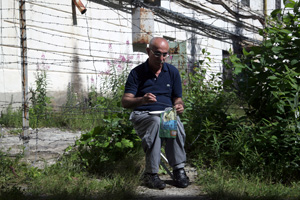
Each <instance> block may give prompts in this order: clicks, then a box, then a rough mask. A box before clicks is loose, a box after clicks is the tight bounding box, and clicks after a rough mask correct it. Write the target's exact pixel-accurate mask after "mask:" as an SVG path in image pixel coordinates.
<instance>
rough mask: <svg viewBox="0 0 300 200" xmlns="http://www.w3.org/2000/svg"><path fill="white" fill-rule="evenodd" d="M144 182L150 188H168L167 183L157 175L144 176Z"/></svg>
mask: <svg viewBox="0 0 300 200" xmlns="http://www.w3.org/2000/svg"><path fill="white" fill-rule="evenodd" d="M144 181H145V184H146V185H147V186H148V187H149V188H154V189H160V190H163V189H164V188H165V187H166V184H165V182H163V181H162V180H161V179H160V178H159V176H158V175H157V174H148V173H147V174H144Z"/></svg>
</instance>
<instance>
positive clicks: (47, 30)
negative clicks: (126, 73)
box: [0, 0, 261, 160]
mask: <svg viewBox="0 0 300 200" xmlns="http://www.w3.org/2000/svg"><path fill="white" fill-rule="evenodd" d="M22 2H23V3H25V4H26V7H23V8H21V7H19V2H18V1H10V2H1V7H0V11H1V24H0V33H1V44H0V46H1V48H0V58H1V60H0V63H1V70H2V77H0V80H2V81H1V83H2V84H1V85H0V87H1V91H3V94H5V95H4V97H3V98H1V99H0V110H1V112H2V114H1V117H2V116H4V113H5V114H6V116H7V115H11V116H14V115H15V118H13V119H16V118H18V117H19V118H18V120H16V121H15V122H8V124H9V123H11V124H14V125H15V126H17V127H22V116H21V113H22V105H24V102H23V101H21V98H18V97H16V96H14V95H16V94H14V93H13V92H11V90H14V91H15V90H17V89H16V88H15V87H13V88H12V87H11V85H12V84H15V85H18V87H20V86H19V85H20V84H19V83H21V80H20V81H19V82H17V81H16V80H14V81H13V80H10V79H14V78H16V77H19V78H17V80H19V79H20V77H21V66H22V64H26V65H27V67H28V72H29V75H30V78H31V82H30V83H31V84H32V85H31V87H36V84H35V83H34V79H35V78H34V75H35V74H36V73H37V72H41V71H46V72H47V74H48V75H49V76H50V77H51V78H52V79H49V80H48V81H51V80H53V79H54V80H55V81H56V82H57V81H60V80H59V79H55V78H54V77H56V76H58V77H59V78H61V79H66V77H67V76H65V74H72V78H71V80H70V81H69V83H70V82H71V83H72V84H73V85H72V86H76V80H77V79H81V81H83V80H82V77H83V75H84V76H85V77H86V79H87V80H86V81H85V82H86V85H87V86H86V87H87V88H82V87H78V88H77V90H76V91H72V92H70V93H69V96H68V92H67V91H66V90H67V86H65V87H66V88H65V89H64V91H66V92H64V93H65V95H63V96H64V98H62V99H63V100H62V101H61V102H60V104H61V105H58V104H53V105H51V106H49V107H50V108H51V109H50V111H49V110H47V111H45V112H44V113H40V114H39V116H38V117H37V120H38V121H37V122H35V123H36V124H35V126H36V127H34V129H33V130H30V132H31V133H30V135H31V136H32V139H35V145H34V146H33V148H35V156H36V157H35V160H37V152H38V146H39V142H43V141H44V139H42V138H41V137H40V136H39V133H40V129H39V125H40V123H41V121H42V119H49V120H50V121H48V122H47V123H48V124H47V123H45V124H43V126H51V125H53V124H55V122H57V123H60V126H63V127H67V128H74V127H76V126H75V125H74V123H76V121H77V122H78V123H79V121H80V123H82V124H86V126H85V127H82V130H88V129H90V128H92V127H94V126H95V125H97V124H99V123H101V120H102V119H103V116H104V115H111V114H113V113H124V112H128V111H126V110H123V109H121V108H120V107H118V106H115V105H109V106H111V107H109V106H108V107H106V106H107V105H105V106H104V105H100V104H97V103H95V102H92V99H90V98H89V96H88V94H95V93H94V91H92V88H96V91H95V92H96V93H101V94H102V95H105V94H104V93H105V92H104V90H105V89H106V90H107V89H108V90H109V87H106V88H105V89H104V88H103V87H100V85H105V83H107V82H108V81H109V80H110V79H111V78H110V77H109V76H111V75H113V74H114V73H115V72H117V73H120V72H121V71H122V70H124V69H125V68H128V69H130V67H133V66H135V65H137V64H139V63H141V62H142V61H144V60H145V58H146V57H145V56H146V55H145V54H144V53H137V52H132V50H131V49H130V46H131V45H133V44H132V43H131V42H130V40H129V39H128V38H125V39H124V38H122V37H121V36H122V35H124V36H126V35H131V34H133V31H132V29H131V26H133V24H132V21H131V20H130V19H131V16H130V15H131V11H132V9H133V6H132V5H130V4H122V5H121V6H120V5H116V6H117V9H115V8H114V7H109V6H105V5H97V6H95V4H93V2H92V1H91V2H89V1H87V3H86V7H87V9H88V12H87V13H86V14H84V15H80V14H76V13H75V14H74V12H72V9H71V4H69V3H62V2H60V1H51V2H47V1H34V0H26V1H22ZM103 2H106V1H103ZM106 3H108V4H109V3H110V2H109V1H107V2H106ZM208 3H209V2H206V3H204V4H203V5H205V6H206V5H207V4H208ZM118 6H119V7H118ZM22 9H24V10H22ZM22 11H26V18H24V19H23V21H26V37H24V38H23V39H22V36H21V25H20V23H21V21H22V19H21V16H20V13H21V12H22ZM89 11H90V12H89ZM154 12H157V14H158V15H157V16H155V20H157V21H159V22H162V23H165V24H167V25H170V26H173V25H176V23H177V22H176V18H174V19H172V18H171V17H170V16H171V15H170V16H169V17H166V16H163V12H162V11H155V10H154ZM215 12H218V13H217V14H218V15H215V16H214V17H213V18H212V16H205V15H203V11H202V12H196V16H195V17H197V18H201V20H202V21H208V24H209V23H210V24H209V25H211V26H214V23H216V24H217V23H218V22H219V20H224V19H223V18H222V17H223V15H224V12H221V11H220V12H219V11H215ZM254 12H261V11H259V10H257V11H254ZM103 13H106V14H103ZM171 14H174V13H171ZM181 14H182V15H187V16H194V15H195V12H192V11H191V12H182V13H181ZM74 16H75V19H76V20H74ZM172 16H173V17H174V16H175V15H172ZM230 20H231V19H230ZM230 20H228V23H224V24H223V25H222V27H220V28H222V29H228V30H230V29H233V28H234V27H235V25H234V23H232V24H231V23H229V22H230ZM175 22H176V23H175ZM188 22H189V21H187V22H185V23H188ZM176 26H177V25H176ZM245 26H246V28H247V31H248V32H247V33H245V35H246V36H247V34H251V31H252V32H253V33H255V34H257V32H258V27H256V26H254V25H251V24H250V23H249V22H247V23H245ZM23 28H25V27H23ZM140 31H141V30H140ZM190 31H191V32H192V31H193V30H192V29H191V30H190ZM186 32H187V29H186V27H184V26H182V27H179V26H177V27H176V28H174V29H171V30H166V29H161V30H157V31H155V32H153V33H151V34H153V35H171V36H174V37H175V36H176V35H180V34H185V33H186ZM195 33H199V32H198V31H196V32H195ZM103 34H105V35H109V39H106V38H104V37H101V36H100V35H103ZM120 35H121V36H120ZM112 38H122V39H115V40H113V39H112ZM207 38H208V37H207V34H206V33H202V34H199V35H198V36H197V41H196V43H195V41H194V40H193V38H188V39H187V40H186V41H184V42H187V43H188V45H192V43H193V45H196V46H201V45H203V46H205V47H206V48H213V49H217V50H219V51H221V50H222V48H221V47H220V46H216V45H213V44H211V43H210V42H208V39H207ZM22 40H23V41H25V40H26V43H27V46H26V51H27V52H26V53H27V55H26V60H25V61H24V60H22V55H21V51H20V48H21V45H20V44H21V42H22ZM203 41H207V43H206V44H204V42H203ZM224 42H228V41H227V39H226V38H225V39H224ZM185 56H191V54H190V53H186V55H185ZM193 56H196V57H201V53H200V51H199V52H196V53H195V54H194V55H193ZM210 56H211V57H213V58H214V62H215V64H214V65H216V66H217V68H219V65H220V63H221V60H222V55H220V54H216V53H214V54H211V55H210ZM212 70H213V69H212ZM7 71H11V73H8V72H7ZM12 74H13V75H12ZM9 76H11V77H12V78H9ZM55 81H53V82H52V83H51V82H50V85H51V86H52V88H47V89H49V90H53V89H55V88H53V87H59V89H60V90H61V88H62V86H60V85H59V84H56V83H54V82H55ZM9 86H10V87H9ZM84 89H85V90H86V91H87V92H86V93H85V94H84V95H80V92H81V90H84ZM76 95H78V96H77V98H75V99H72V98H73V96H76ZM29 98H30V97H28V100H29ZM70 101H71V103H70ZM30 106H32V104H30V102H29V105H28V109H29V108H30ZM29 117H30V116H29ZM23 118H24V116H23ZM7 120H10V119H9V118H7ZM44 121H47V120H44ZM67 121H68V122H67ZM71 122H73V124H72V123H71ZM31 124H32V123H31ZM37 124H38V125H37ZM56 125H57V124H56ZM73 125H74V126H73ZM68 126H69V127H68ZM0 128H1V132H0V135H1V136H0V137H1V138H2V139H3V137H4V132H5V128H4V127H3V126H1V127H0ZM28 128H29V127H28ZM76 128H78V127H76ZM23 130H24V127H23ZM33 135H35V137H33ZM29 139H30V138H29Z"/></svg>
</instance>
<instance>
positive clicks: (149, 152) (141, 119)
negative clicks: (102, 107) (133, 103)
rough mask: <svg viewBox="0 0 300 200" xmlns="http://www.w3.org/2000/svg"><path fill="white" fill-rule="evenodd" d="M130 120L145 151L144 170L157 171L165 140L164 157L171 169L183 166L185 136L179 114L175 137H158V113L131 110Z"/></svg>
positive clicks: (184, 160) (148, 171) (184, 159)
mask: <svg viewBox="0 0 300 200" xmlns="http://www.w3.org/2000/svg"><path fill="white" fill-rule="evenodd" d="M130 121H131V122H132V123H133V126H134V129H135V130H136V132H137V134H138V136H139V137H140V138H141V139H142V147H143V149H144V151H145V153H146V169H145V172H147V173H157V172H158V170H159V164H160V153H161V147H162V142H163V141H165V142H166V145H165V152H166V157H167V159H168V161H169V164H170V166H171V167H172V168H173V170H175V169H180V168H183V167H184V166H185V162H186V153H185V150H184V143H185V137H186V136H185V132H184V127H183V124H182V123H181V121H180V118H179V116H177V137H176V138H160V137H159V127H160V116H159V115H150V114H149V112H148V111H133V112H132V113H131V114H130Z"/></svg>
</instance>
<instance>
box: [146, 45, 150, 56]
mask: <svg viewBox="0 0 300 200" xmlns="http://www.w3.org/2000/svg"><path fill="white" fill-rule="evenodd" d="M146 51H147V54H148V56H149V53H150V48H149V47H147V48H146Z"/></svg>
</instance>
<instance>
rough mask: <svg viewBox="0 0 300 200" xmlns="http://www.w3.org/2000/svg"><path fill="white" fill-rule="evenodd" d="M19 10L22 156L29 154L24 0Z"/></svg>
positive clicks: (21, 0) (20, 1) (20, 0)
mask: <svg viewBox="0 0 300 200" xmlns="http://www.w3.org/2000/svg"><path fill="white" fill-rule="evenodd" d="M19 10H20V13H19V14H20V38H21V39H20V47H21V70H22V79H21V80H22V111H23V131H22V133H21V135H20V138H21V139H22V140H23V145H24V156H25V157H27V156H29V149H30V148H29V134H28V129H29V112H28V110H29V107H28V69H27V36H26V13H25V11H26V10H25V0H19Z"/></svg>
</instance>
